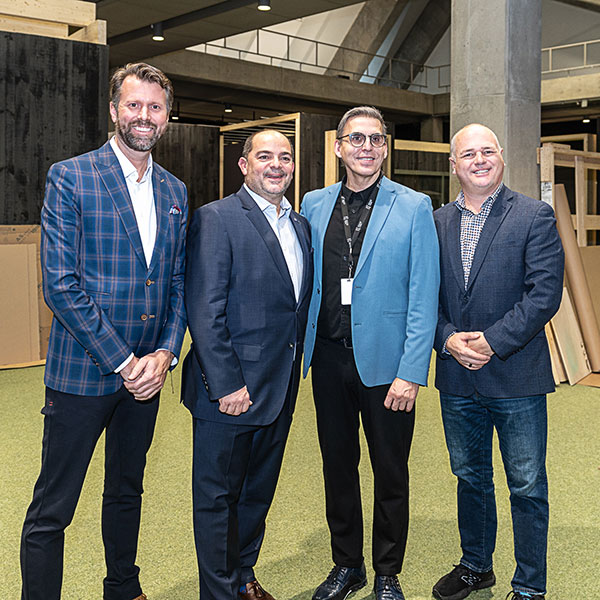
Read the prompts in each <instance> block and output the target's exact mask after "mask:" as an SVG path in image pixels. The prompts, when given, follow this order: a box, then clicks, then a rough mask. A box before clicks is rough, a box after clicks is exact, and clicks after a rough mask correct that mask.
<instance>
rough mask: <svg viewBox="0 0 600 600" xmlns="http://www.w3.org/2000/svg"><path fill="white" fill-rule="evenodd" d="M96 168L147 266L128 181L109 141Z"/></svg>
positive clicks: (100, 153)
mask: <svg viewBox="0 0 600 600" xmlns="http://www.w3.org/2000/svg"><path fill="white" fill-rule="evenodd" d="M96 169H97V170H98V174H99V176H100V179H101V180H102V181H103V182H104V186H105V187H106V191H107V192H108V194H109V196H110V197H111V198H112V201H113V204H114V205H115V209H116V211H117V214H118V215H119V218H120V219H121V222H122V223H123V227H124V228H125V231H126V232H127V235H128V237H129V241H130V242H131V245H132V246H133V248H134V250H135V253H136V254H137V257H138V258H139V259H140V260H141V261H142V264H143V265H144V267H146V268H147V265H146V257H145V256H144V249H143V247H142V239H141V238H140V232H139V229H138V225H137V220H136V218H135V213H134V212H133V205H132V204H131V198H130V197H129V191H128V190H127V183H126V182H125V178H124V177H123V170H122V169H121V165H120V164H119V161H118V159H117V157H116V156H115V153H114V152H113V151H112V148H111V147H110V144H109V142H107V143H106V144H104V146H102V147H101V148H100V149H99V150H98V152H97V154H96Z"/></svg>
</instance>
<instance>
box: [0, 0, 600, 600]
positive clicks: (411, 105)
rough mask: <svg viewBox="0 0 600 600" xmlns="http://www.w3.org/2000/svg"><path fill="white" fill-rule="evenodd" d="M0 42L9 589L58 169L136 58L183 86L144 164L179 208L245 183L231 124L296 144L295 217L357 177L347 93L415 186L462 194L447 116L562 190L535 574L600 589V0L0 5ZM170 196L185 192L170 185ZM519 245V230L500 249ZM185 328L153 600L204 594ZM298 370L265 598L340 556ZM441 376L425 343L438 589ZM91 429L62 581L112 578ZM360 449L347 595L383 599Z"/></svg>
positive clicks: (542, 193) (549, 199)
mask: <svg viewBox="0 0 600 600" xmlns="http://www.w3.org/2000/svg"><path fill="white" fill-rule="evenodd" d="M0 61H1V62H0V71H1V72H0V189H1V190H2V194H1V196H0V274H1V279H2V281H3V285H2V286H1V287H2V290H0V342H1V343H0V402H1V404H2V406H3V407H4V411H3V414H4V417H3V419H2V420H1V423H0V457H1V463H0V481H1V482H2V483H1V486H0V487H1V491H0V506H1V508H2V510H1V515H2V516H1V517H0V531H1V536H0V537H1V541H0V562H1V564H2V566H3V568H2V571H3V576H2V578H0V598H2V599H6V600H9V599H13V598H14V599H16V598H19V597H21V585H22V583H21V562H20V547H21V535H22V530H23V522H24V519H25V515H26V512H27V509H28V506H29V505H30V503H31V501H32V494H33V489H34V485H35V483H36V479H37V477H38V474H39V473H40V462H41V459H42V454H41V444H40V442H41V440H42V435H43V432H44V413H42V412H41V411H42V409H44V395H45V383H44V369H45V367H46V359H47V355H48V348H49V339H50V332H51V329H52V322H53V319H54V318H55V317H54V316H53V313H52V311H51V310H50V308H49V307H48V306H47V304H46V302H45V300H44V288H43V285H42V274H43V273H45V271H44V270H43V269H42V265H41V262H40V261H41V256H43V253H42V254H41V252H40V244H41V241H42V231H41V230H42V227H43V220H42V218H41V212H42V206H43V205H44V195H45V189H46V181H47V180H46V177H47V173H48V170H49V168H50V167H51V165H53V164H55V163H57V162H60V161H64V160H66V159H69V158H71V157H76V156H78V155H81V154H84V153H87V152H90V151H92V150H95V149H97V148H99V147H101V146H102V145H103V144H105V143H106V142H107V140H109V139H110V138H112V137H113V135H114V134H115V125H114V122H113V120H112V119H111V116H110V113H109V102H110V101H111V98H110V96H109V79H110V77H111V74H112V73H113V72H114V71H115V69H117V68H119V67H122V66H123V65H125V64H127V63H135V62H144V63H148V64H150V65H152V66H154V67H156V68H157V69H160V70H161V71H162V72H163V73H164V74H165V75H166V76H167V77H168V78H169V79H170V80H171V82H172V85H173V89H174V96H173V99H172V103H171V107H170V108H171V110H170V115H169V117H168V124H167V125H166V129H165V130H164V134H163V135H162V138H161V139H160V141H158V143H157V145H156V147H154V148H152V161H153V162H155V163H156V164H158V165H160V166H161V167H163V168H164V169H166V170H167V171H168V172H169V173H170V174H172V175H174V176H175V177H176V178H178V179H179V180H181V181H182V182H183V183H184V184H185V186H186V188H187V202H188V206H189V215H188V222H190V220H191V218H192V214H193V213H194V211H196V210H198V209H200V208H201V207H204V206H205V205H207V204H208V203H211V202H213V201H215V200H219V199H222V198H225V197H226V196H229V195H230V194H236V192H237V191H238V190H239V189H240V186H241V185H242V184H243V183H244V181H245V179H244V175H245V173H243V172H242V171H241V170H240V166H239V161H240V156H242V148H243V146H244V142H245V140H246V139H247V138H248V136H250V135H253V134H254V135H256V134H260V132H262V131H266V130H275V131H277V132H280V133H281V134H283V135H284V136H286V138H287V139H288V140H289V143H290V144H291V146H293V149H294V162H295V170H294V173H293V178H291V182H290V185H289V187H288V188H287V192H286V193H285V197H286V198H287V199H288V200H289V202H290V204H291V207H292V208H293V209H294V210H295V211H297V212H299V213H301V214H305V212H306V210H307V207H306V206H304V208H303V198H304V197H305V195H306V194H307V193H309V192H311V191H313V190H318V189H321V188H324V187H327V186H331V185H333V184H335V183H336V182H339V181H340V180H342V179H344V178H345V177H346V161H345V160H344V155H343V154H340V152H339V148H340V145H341V144H342V140H341V139H340V138H336V136H337V135H338V134H336V128H337V126H338V122H339V121H340V118H341V117H342V116H343V115H344V113H346V111H347V110H348V109H350V108H352V107H355V106H373V107H376V108H377V109H379V110H380V111H381V113H382V115H383V119H384V121H385V126H386V129H387V132H386V137H385V139H386V142H385V144H386V148H387V155H386V157H385V159H382V166H381V169H382V171H383V174H384V175H385V178H386V181H387V180H391V182H394V183H395V184H400V185H401V186H406V187H408V188H411V189H412V190H416V191H417V192H420V193H422V194H425V195H426V196H428V197H429V198H430V199H431V205H432V208H433V210H434V211H435V210H436V209H443V208H444V207H446V206H447V205H448V204H450V203H452V202H454V201H455V200H456V199H457V196H458V195H459V192H460V190H461V185H460V183H459V181H458V179H457V177H456V176H455V173H454V170H453V168H452V164H455V163H452V164H451V162H450V161H449V158H450V159H453V155H452V152H453V148H451V145H450V143H451V140H452V137H453V136H454V134H455V133H456V132H457V131H459V130H460V129H461V128H463V127H465V126H466V125H468V124H470V123H481V124H483V125H485V126H486V127H489V128H490V129H491V130H493V131H494V132H495V134H496V135H497V137H498V141H499V144H500V146H501V147H502V148H503V153H502V157H503V160H504V178H503V182H504V184H505V186H507V187H508V188H510V189H512V190H516V191H518V192H520V193H522V194H524V195H526V196H528V197H530V198H534V199H535V200H537V201H540V202H545V203H546V204H548V205H550V206H551V207H552V209H553V210H554V213H555V216H556V222H557V230H558V234H559V235H560V239H561V241H562V246H563V249H564V258H565V271H564V274H565V276H564V290H563V295H562V300H561V301H560V308H559V309H558V311H557V312H556V314H555V315H554V316H553V317H552V319H550V321H549V322H548V323H546V324H545V325H541V328H540V329H539V332H538V333H540V334H541V335H543V334H544V333H545V336H546V338H547V340H548V348H549V356H550V360H551V370H552V379H553V381H554V384H555V386H556V391H555V392H554V393H549V394H548V399H547V412H548V439H547V460H546V466H547V472H548V494H549V514H550V517H549V529H548V550H547V590H542V591H543V592H544V593H545V594H546V598H548V599H549V600H562V599H567V598H575V599H577V600H583V599H586V600H594V599H598V600H600V583H599V582H598V575H597V574H598V573H599V572H600V552H599V550H598V548H599V544H598V540H599V539H600V516H599V512H598V507H599V506H600V437H599V436H598V426H599V424H600V201H599V198H598V196H599V182H598V180H599V176H598V171H600V140H599V136H600V0H484V1H482V2H478V3H476V2H471V1H470V0H362V1H359V0H296V1H294V0H195V1H194V0H170V1H169V2H164V1H163V0H88V1H83V0H41V1H35V2H32V1H29V0H11V1H5V0H0ZM363 137H364V136H363ZM371 141H373V138H371ZM363 143H366V142H364V140H363ZM374 145H375V144H374V143H373V146H374ZM246 181H247V179H246ZM344 181H346V179H344ZM378 189H379V188H378ZM170 210H171V213H170V214H171V215H173V213H174V212H175V213H177V211H179V208H178V205H177V203H176V202H175V203H173V206H171V207H170ZM309 221H310V218H309ZM340 222H341V221H340ZM311 225H313V223H312V222H311ZM438 233H439V231H438ZM314 235H315V234H314V232H313V245H314ZM457 240H458V237H457ZM515 244H516V242H515ZM513 247H514V244H513V243H512V242H510V241H509V242H508V245H507V248H508V249H507V252H511V251H512V249H513ZM457 248H458V245H457ZM457 251H458V250H457ZM542 251H543V250H542ZM311 256H312V255H311ZM314 258H319V259H321V260H322V256H321V255H320V254H318V253H317V252H315V253H314ZM529 259H530V257H526V258H525V259H524V260H529ZM386 264H387V263H386ZM442 264H443V258H442ZM389 265H390V267H389V278H390V279H392V278H394V265H392V264H391V262H390V263H389ZM463 265H464V263H463ZM319 268H320V267H317V271H319ZM515 269H517V267H516V266H515ZM509 270H511V267H508V268H507V270H506V272H507V273H508V271H509ZM317 271H315V272H317ZM499 278H500V279H501V278H502V275H499ZM148 282H150V283H148ZM152 283H154V281H152V280H151V279H150V278H148V280H147V282H146V283H145V284H146V285H147V286H148V288H151V284H152ZM156 287H158V286H156ZM152 289H153V288H152ZM493 295H494V294H493V293H490V304H491V303H493V301H494V298H493ZM324 299H325V298H324ZM143 317H147V315H145V314H144V315H143ZM152 317H154V315H150V318H152ZM309 324H310V319H309ZM320 326H321V325H320ZM313 327H314V324H313ZM456 331H457V330H456V329H455V330H454V331H453V332H452V333H455V332H456ZM317 337H318V336H317ZM449 337H450V336H448V338H449ZM344 339H345V338H344ZM447 341H448V340H445V342H447ZM527 341H529V340H527ZM190 342H191V337H190V332H189V331H187V332H186V334H185V338H184V341H183V348H182V350H181V354H180V361H179V364H177V366H176V367H175V368H174V369H172V370H171V371H170V372H169V373H168V375H167V377H166V380H165V383H164V387H163V389H162V392H161V395H160V410H159V411H158V416H157V420H156V427H155V430H154V436H153V440H152V444H151V446H150V449H149V451H148V454H147V462H146V467H145V474H144V480H143V502H142V514H141V526H140V532H139V545H138V551H137V559H136V564H137V565H138V566H139V567H140V582H141V586H142V587H143V593H144V594H145V595H147V598H148V600H193V599H197V598H198V596H199V581H198V563H197V556H196V554H197V547H196V546H197V544H195V540H194V525H193V507H192V506H193V499H192V472H193V463H192V460H193V427H192V424H193V419H192V417H191V416H190V412H189V411H188V410H187V409H186V407H185V406H184V404H183V403H182V400H181V388H182V385H181V379H182V367H181V364H182V363H183V358H184V357H185V355H186V354H187V353H188V350H189V348H190ZM344 343H345V342H344ZM290 347H291V346H290ZM444 349H445V344H444ZM444 351H445V350H444ZM86 352H87V350H86ZM192 352H193V351H192ZM88 354H89V353H88ZM89 356H90V359H92V358H93V357H92V355H91V354H89ZM294 356H295V355H294ZM448 356H450V355H449V354H448ZM449 360H454V359H453V358H450V359H449ZM176 362H177V361H175V362H174V364H175V363H176ZM277 364H278V363H274V364H273V366H272V367H271V368H272V369H276V368H277ZM484 368H485V367H484ZM482 372H483V371H482ZM537 375H538V373H535V372H533V373H530V376H531V379H535V377H536V376H537ZM311 377H312V372H311V371H310V370H309V371H308V375H307V376H306V377H304V378H302V379H301V380H300V383H299V391H298V397H297V401H296V405H295V410H294V413H293V420H292V424H291V428H290V432H289V438H288V440H287V445H286V447H285V454H284V456H283V463H282V466H281V473H280V476H279V480H278V483H277V487H276V490H275V496H274V499H273V504H272V506H271V509H270V510H269V512H268V516H267V519H266V531H265V535H264V541H263V543H262V549H261V551H260V557H259V559H258V562H257V564H256V567H255V574H256V577H257V579H258V580H259V581H260V584H261V585H263V586H264V587H265V588H268V591H269V593H270V594H272V596H273V597H274V598H277V599H278V600H310V599H311V598H313V594H314V593H315V589H316V588H317V586H319V584H320V583H321V582H322V580H323V578H324V577H325V576H326V575H327V572H329V570H330V569H331V567H332V566H333V562H332V549H331V541H330V530H329V527H328V521H327V517H326V509H325V504H326V494H325V489H324V482H323V463H322V458H321V451H320V445H319V439H318V435H317V414H316V410H315V403H314V399H313V388H312V385H311ZM435 377H436V352H435V351H432V354H431V366H430V369H429V375H428V383H427V385H426V386H424V385H422V386H421V387H420V389H419V392H418V397H417V400H416V403H415V408H414V411H415V413H414V414H415V424H414V436H413V438H412V447H411V448H410V459H409V463H408V464H409V470H410V503H409V504H410V525H409V530H408V540H407V546H406V553H405V558H404V564H403V566H402V571H401V573H399V576H398V578H399V581H400V583H401V584H402V589H403V590H404V595H405V596H406V599H410V600H429V599H430V598H432V587H433V586H434V584H436V582H437V581H438V580H439V579H440V577H442V575H444V574H445V573H446V572H448V571H450V570H452V567H453V565H456V564H457V563H458V562H459V561H460V559H461V545H460V537H459V527H458V523H457V481H456V477H455V475H454V474H453V471H452V468H451V464H450V459H449V455H448V448H447V444H446V438H445V430H444V423H443V419H442V410H441V407H440V394H439V392H438V389H436V385H435ZM205 385H206V381H205ZM207 389H208V387H207ZM523 395H525V394H523ZM104 443H105V436H104V435H102V436H101V437H100V440H99V442H98V444H97V446H96V448H95V451H94V454H93V456H92V459H91V462H90V464H89V468H88V469H87V474H86V475H85V482H84V484H83V489H82V492H81V497H80V499H79V502H78V503H77V509H76V511H75V514H74V517H73V520H72V523H71V524H70V525H69V526H68V528H67V529H66V533H65V547H64V570H63V578H62V595H61V598H64V599H65V600H91V599H94V598H101V597H103V578H104V577H105V571H106V567H105V555H104V547H103V542H102V525H101V510H102V494H103V486H104V468H105V457H104ZM409 445H410V444H409ZM493 447H494V456H493V470H494V475H493V477H494V483H495V490H496V504H497V511H498V533H497V540H496V548H495V552H494V572H495V577H496V582H497V583H496V585H495V586H494V587H489V588H486V589H481V590H476V591H473V593H472V594H471V595H470V597H471V598H473V599H474V600H492V599H495V600H503V599H504V598H505V597H506V595H507V593H509V592H510V590H511V578H512V577H513V571H514V569H515V548H514V539H513V527H512V523H513V518H514V516H515V515H514V510H513V511H512V512H511V496H510V492H509V489H508V487H507V478H506V475H505V462H503V459H502V456H501V452H500V448H499V444H498V438H497V436H495V437H494V441H493ZM360 451H361V452H360V456H361V460H360V465H359V473H360V485H361V497H362V510H363V520H364V523H363V527H364V548H365V550H364V561H365V564H366V569H367V573H368V579H369V581H368V584H367V585H366V586H365V587H362V588H361V589H359V590H358V591H356V592H355V593H354V594H353V595H352V596H351V597H352V598H356V599H357V600H358V599H362V598H373V599H375V598H376V595H375V592H374V591H373V586H372V583H373V579H374V577H373V575H374V574H373V570H374V568H373V558H372V556H371V541H372V539H371V536H372V529H373V512H374V510H373V504H374V502H373V496H374V488H375V485H374V476H373V472H372V469H371V463H370V461H369V456H370V451H371V452H372V451H373V448H372V447H371V444H367V442H366V440H365V436H364V435H363V433H362V426H361V437H360ZM513 509H514V507H513ZM542 591H540V592H539V593H540V594H541V593H542ZM105 593H106V592H105ZM104 597H105V598H108V596H104ZM138 597H139V598H142V596H138ZM240 597H242V596H241V595H240ZM243 597H246V596H243ZM257 597H259V596H257ZM436 597H438V596H436ZM460 597H461V598H462V597H464V596H460ZM521 597H523V598H525V597H526V596H515V598H521ZM527 597H528V596H527ZM534 597H535V598H538V597H539V598H542V597H543V596H542V595H539V596H534ZM144 598H145V596H144ZM200 598H201V600H202V596H200ZM377 598H379V596H377ZM385 598H387V596H386V597H385ZM390 598H392V596H390ZM394 598H396V597H395V596H394ZM457 598H459V596H457ZM109 600H113V598H110V599H109ZM130 600H133V598H132V599H130ZM220 600H226V599H225V598H223V599H220Z"/></svg>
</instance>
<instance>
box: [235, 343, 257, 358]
mask: <svg viewBox="0 0 600 600" xmlns="http://www.w3.org/2000/svg"><path fill="white" fill-rule="evenodd" d="M233 349H234V350H235V353H236V354H237V355H238V358H239V359H240V360H248V361H259V360H260V354H261V352H262V347H261V346H257V345H254V344H233Z"/></svg>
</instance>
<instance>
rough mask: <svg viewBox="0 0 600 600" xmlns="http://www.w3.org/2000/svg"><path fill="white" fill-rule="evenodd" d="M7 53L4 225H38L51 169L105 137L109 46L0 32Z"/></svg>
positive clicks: (2, 84) (0, 153)
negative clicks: (45, 186)
mask: <svg viewBox="0 0 600 600" xmlns="http://www.w3.org/2000/svg"><path fill="white" fill-rule="evenodd" d="M0 57H1V63H0V190H1V191H0V223H2V224H6V225H15V224H33V223H39V222H40V210H41V206H42V201H43V197H44V182H45V179H46V172H47V171H48V167H49V166H50V165H51V164H52V163H54V162H56V161H59V160H62V159H64V158H68V157H70V156H76V155H77V154H82V153H83V152H87V151H89V150H92V149H93V148H97V147H98V146H100V145H101V144H102V143H103V142H104V141H106V135H107V123H108V121H107V119H108V46H101V45H98V44H88V43H84V42H73V41H69V40H61V39H55V38H47V37H40V36H34V35H25V34H19V33H8V32H3V31H0Z"/></svg>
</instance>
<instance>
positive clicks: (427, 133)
mask: <svg viewBox="0 0 600 600" xmlns="http://www.w3.org/2000/svg"><path fill="white" fill-rule="evenodd" d="M421 141H423V142H443V141H444V121H443V119H442V118H441V117H429V118H427V119H423V121H421Z"/></svg>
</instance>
